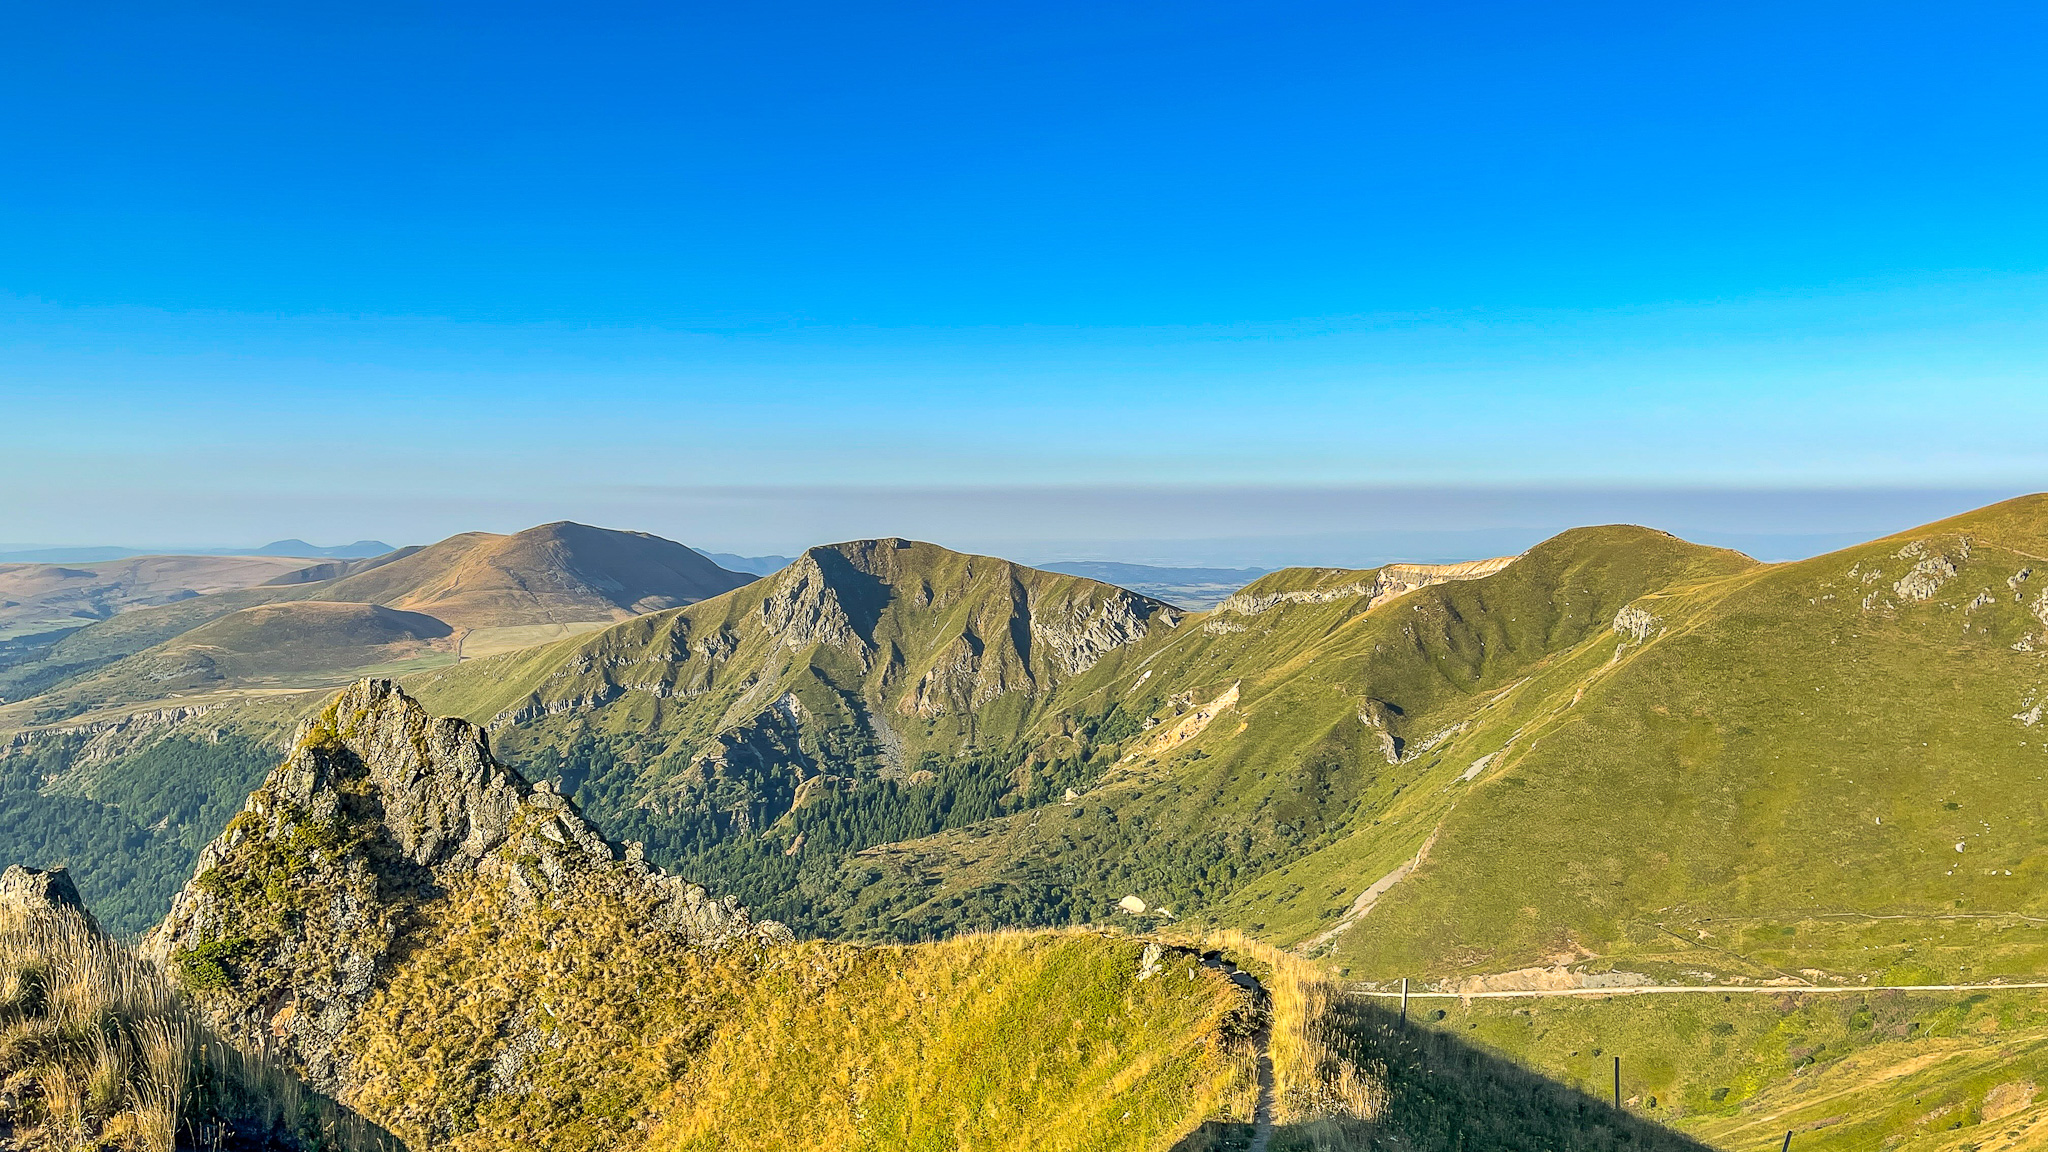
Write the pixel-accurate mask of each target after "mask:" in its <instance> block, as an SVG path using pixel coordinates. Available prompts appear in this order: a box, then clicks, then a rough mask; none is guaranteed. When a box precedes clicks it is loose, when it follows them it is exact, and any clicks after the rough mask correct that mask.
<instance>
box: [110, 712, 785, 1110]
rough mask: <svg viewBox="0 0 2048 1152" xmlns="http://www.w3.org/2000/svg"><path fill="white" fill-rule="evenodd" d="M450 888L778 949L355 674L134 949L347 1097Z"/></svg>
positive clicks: (506, 903)
mask: <svg viewBox="0 0 2048 1152" xmlns="http://www.w3.org/2000/svg"><path fill="white" fill-rule="evenodd" d="M458 896H460V897H462V898H464V899H466V900H468V901H471V902H472V906H480V907H484V908H488V909H491V910H492V913H491V914H492V915H496V916H502V917H508V918H509V917H515V916H518V915H521V914H525V913H530V912H533V911H534V910H536V909H540V908H543V907H549V906H559V905H561V904H563V903H576V902H585V901H608V902H612V903H614V904H617V905H620V906H622V907H624V908H627V909H629V917H630V919H631V920H632V921H633V922H634V923H635V924H637V925H638V927H639V930H641V931H644V932H653V933H657V934H661V935H665V936H667V937H669V938H671V939H672V940H673V945H674V947H676V948H679V949H680V948H720V947H724V946H728V945H733V944H739V943H746V944H771V943H778V942H782V941H786V940H788V939H789V934H788V932H787V931H786V930H784V929H783V928H782V927H781V926H780V925H778V924H775V923H773V922H772V921H770V922H762V923H759V924H757V923H754V922H753V921H752V919H751V918H750V917H749V915H748V913H747V911H746V909H744V908H742V907H740V905H739V904H738V902H737V901H736V900H734V899H731V898H727V899H725V900H714V899H712V898H710V897H709V896H707V895H706V893H705V891H704V889H703V888H701V887H699V886H697V885H694V884H690V883H687V882H686V881H683V880H681V879H679V878H677V877H673V876H668V875H665V874H664V873H662V872H660V871H659V870H657V869H655V868H652V867H650V866H649V865H648V864H647V863H646V862H645V861H644V860H643V859H641V857H640V853H639V850H638V848H637V846H635V847H631V848H627V849H620V848H618V847H617V846H615V845H613V844H612V843H611V842H609V841H607V840H606V839H605V838H604V837H603V836H602V835H601V834H600V833H599V832H598V831H597V829H596V828H594V827H593V826H592V825H591V824H590V822H589V821H587V820H585V819H584V818H583V816H582V815H581V814H580V813H579V812H577V811H576V809H575V807H574V806H573V805H572V804H571V803H570V802H569V801H568V800H567V799H566V798H564V797H563V796H561V795H559V794H558V793H556V792H555V791H554V790H553V789H552V788H551V787H549V786H546V785H542V786H538V787H537V786H535V785H532V784H530V783H528V782H527V781H526V780H525V779H524V778H522V777H521V776H520V775H519V774H518V773H516V772H514V771H512V770H511V769H509V768H506V767H505V766H503V765H501V764H499V763H498V762H497V761H495V760H494V759H492V757H491V753H490V748H489V745H488V742H487V741H486V739H485V736H484V734H483V732H482V731H481V730H480V729H478V728H477V727H476V726H475V725H472V724H470V723H468V722H466V721H463V720H458V719H452V718H439V719H436V718H432V717H429V716H428V715H427V714H426V711H425V709H423V708H422V707H421V706H420V705H419V703H418V702H417V701H415V700H413V699H412V698H411V697H409V696H407V695H406V694H405V693H404V692H402V691H400V690H399V689H398V687H397V686H396V685H394V684H392V683H391V682H390V681H388V680H364V681H360V682H358V683H356V684H354V685H352V686H350V687H349V688H347V689H344V690H343V691H342V692H341V693H340V694H339V695H338V696H337V697H336V698H335V699H334V701H333V702H332V703H331V704H330V705H329V706H328V707H327V709H326V710H325V711H324V712H323V713H322V714H321V715H320V717H319V718H318V719H316V720H314V721H313V722H311V723H309V724H308V725H307V726H306V728H305V729H304V730H302V732H301V733H300V735H299V737H298V739H297V740H296V742H295V745H294V748H293V751H292V752H291V754H290V756H289V757H288V758H287V759H286V760H285V762H284V763H283V764H282V765H280V766H279V767H278V768H277V769H276V770H274V771H273V772H272V773H271V774H270V776H269V777H268V778H267V779H266V780H265V781H264V783H263V786H262V787H261V788H259V789H257V790H256V791H255V792H254V793H252V794H251V795H250V797H249V801H248V804H247V806H246V807H245V808H244V810H243V811H242V812H241V814H239V815H238V816H236V817H235V819H234V820H232V821H231V822H230V823H229V824H228V827H227V830H226V831H225V832H223V833H222V835H221V836H220V838H219V839H217V840H215V841H214V842H213V843H212V844H209V845H208V846H207V847H206V848H205V849H204V850H203V851H202V852H201V854H200V858H199V863H198V867H197V869H196V871H195V874H194V876H193V879H192V881H191V882H190V883H188V884H187V885H186V886H185V888H184V890H183V891H182V892H180V893H179V894H178V896H177V898H176V899H175V900H174V901H173V903H172V906H171V911H170V914H169V915H168V916H166V917H165V919H164V921H163V923H161V924H160V925H158V926H157V928H155V929H154V930H153V931H152V932H151V933H150V934H149V935H148V936H147V937H145V938H144V940H143V944H142V950H143V953H144V954H145V955H146V956H149V957H151V958H152V959H155V960H157V961H158V962H160V963H163V964H166V965H168V966H170V967H171V968H173V969H175V970H177V971H178V972H180V973H181V975H182V976H183V977H184V978H185V980H186V982H187V983H188V984H190V985H191V986H193V987H194V989H195V990H196V992H197V993H198V997H199V1002H200V1004H201V1006H202V1008H203V1009H204V1011H205V1012H206V1013H207V1015H208V1016H209V1017H210V1018H211V1020H212V1023H213V1024H214V1025H215V1027H216V1028H218V1029H219V1030H221V1031H222V1032H223V1033H225V1034H226V1035H228V1036H229V1037H231V1038H233V1039H235V1040H236V1041H238V1042H240V1043H243V1044H247V1045H252V1046H253V1045H264V1044H273V1045H281V1046H282V1047H283V1049H284V1050H285V1052H286V1053H287V1054H288V1055H289V1056H290V1057H292V1058H293V1059H294V1060H295V1062H296V1063H297V1064H298V1065H299V1066H300V1068H301V1069H302V1070H303V1072H304V1074H305V1075H306V1076H307V1078H308V1079H309V1080H311V1081H312V1082H313V1083H315V1084H316V1085H318V1086H320V1087H321V1088H323V1089H325V1090H329V1091H345V1090H346V1089H347V1087H348V1086H349V1083H350V1079H351V1077H350V1062H351V1059H352V1057H351V1054H350V1052H349V1050H348V1048H347V1045H346V1044H345V1043H344V1042H343V1041H344V1037H345V1034H346V1033H347V1032H348V1030H349V1028H350V1026H351V1024H352V1022H353V1021H354V1020H355V1018H356V1017H357V1015H358V1014H359V1013H360V1012H361V1011H362V1010H363V1008H364V1006H365V1005H366V1004H367V1003H368V1001H369V1000H370V998H371V996H372V995H373V994H374V992H375V991H376V990H377V988H378V987H379V986H380V984H381V983H382V982H383V980H384V978H385V977H386V976H387V974H388V973H389V972H390V970H391V969H392V967H393V966H394V965H395V964H397V963H400V962H401V961H403V960H405V959H406V958H408V957H409V956H411V955H412V954H413V953H416V952H419V951H420V950H422V949H430V948H431V944H432V942H431V941H430V940H427V939H423V938H422V933H423V929H424V926H425V925H427V924H428V923H429V922H430V920H431V919H432V913H433V912H434V910H435V909H436V907H437V906H440V905H445V904H446V903H447V902H448V901H450V900H452V899H454V898H456V897H458ZM477 902H481V903H480V904H478V903H477ZM507 1010H508V1011H512V1010H513V1009H512V1008H511V1007H510V1006H508V1009H507Z"/></svg>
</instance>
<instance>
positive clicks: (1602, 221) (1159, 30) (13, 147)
mask: <svg viewBox="0 0 2048 1152" xmlns="http://www.w3.org/2000/svg"><path fill="white" fill-rule="evenodd" d="M287 7H292V6H256V5H250V6H247V7H230V6H210V5H187V6H183V7H182V9H181V10H175V11H174V10H172V9H170V8H165V7H161V6H157V7H153V8H145V7H143V6H123V5H61V6H59V5H48V6H41V9H42V10H40V11H34V10H30V8H31V6H25V5H23V6H15V7H14V8H13V9H10V10H9V11H8V12H6V13H4V14H0V65H4V66H0V99H4V100H5V101H6V106H7V107H9V108H10V109H11V110H13V111H12V112H11V114H10V115H9V116H8V117H7V118H5V120H4V121H0V236H4V239H5V243H4V244H0V405H4V406H0V418H4V425H5V427H4V431H0V435H4V436H5V446H6V448H7V450H6V451H5V452H0V493H5V494H7V496H8V498H7V499H4V500H0V541H6V542H21V543H127V544H137V545H147V546H157V545H174V544H181V543H182V544H192V545H198V544H221V543H254V542H260V541H262V540H266V539H270V538H274V537H278V536H287V535H296V536H303V537H307V538H311V539H315V540H320V541H332V540H338V539H354V538H356V537H359V536H378V537H382V538H387V539H392V540H393V541H394V542H400V541H410V540H425V539H431V538H434V537H437V536H440V535H445V534H447V533H450V532H454V531H459V530H464V529H469V528H477V527H482V528H492V529H499V530H507V529H516V528H518V527H522V526H524V525H526V524H529V523H533V522H537V521H539V520H543V519H552V518H557V517H568V518H575V519H583V520H589V521H595V522H600V523H612V524H615V525H618V526H625V527H639V528H645V529H648V530H651V531H658V532H662V533H663V534H666V535H672V536H675V537H677V538H680V539H684V540H688V541H691V542H693V543H698V544H700V545H702V546H704V547H708V548H724V549H730V550H739V551H788V550H792V549H795V548H798V547H801V546H803V545H805V544H808V543H814V542H817V541H818V540H820V539H825V538H843V537H848V536H855V535H866V534H880V533H885V532H895V533H901V534H906V535H922V536H927V537H931V538H936V539H940V540H941V541H942V542H946V543H952V544H956V545H960V546H972V547H983V548H989V549H1000V550H1006V551H1009V552H1011V553H1013V554H1018V555H1020V556H1022V557H1023V558H1027V559H1051V558H1055V556H1058V555H1077V556H1078V555H1090V556H1098V557H1106V558H1129V559H1151V560H1168V561H1171V560H1176V559H1182V560H1188V561H1191V562H1192V561H1200V562H1206V563H1231V562H1238V563H1278V562H1285V561H1290V560H1314V559H1319V558H1327V559H1329V560H1331V561H1332V562H1339V561H1343V562H1358V561H1360V560H1361V559H1362V558H1369V556H1368V554H1376V552H1375V550H1376V549H1377V550H1380V551H1384V550H1386V549H1389V548H1397V547H1398V548H1406V549H1408V550H1410V551H1414V550H1418V549H1419V550H1425V551H1427V550H1430V549H1432V548H1434V549H1435V550H1439V551H1442V550H1446V549H1452V545H1453V542H1454V541H1462V542H1463V543H1460V544H1458V547H1467V546H1469V547H1473V548H1478V547H1482V546H1484V545H1487V544H1489V543H1490V544H1504V542H1506V541H1507V540H1508V537H1509V536H1512V535H1513V534H1514V533H1517V532H1519V533H1521V534H1523V535H1527V534H1528V533H1530V532H1535V531H1539V530H1547V529H1550V528H1555V527H1562V526H1564V525H1566V524H1569V523H1573V522H1578V521H1581V520H1583V519H1587V518H1594V517H1599V518H1630V519H1644V520H1649V521H1651V522H1655V523H1659V524H1660V526H1665V527H1671V528H1674V529H1675V530H1681V531H1690V532H1692V533H1693V534H1695V535H1714V534H1723V535H1728V534H1733V535H1736V536H1739V535H1741V534H1743V533H1748V534H1750V535H1752V536H1758V535H1763V536H1772V537H1776V538H1783V539H1787V540H1789V539H1791V538H1793V537H1797V538H1800V539H1807V540H1820V539H1822V538H1824V537H1825V538H1830V539H1831V538H1832V537H1831V536H1830V534H1842V533H1848V534H1854V533H1859V532H1869V531H1878V530H1885V529H1889V528H1900V527H1905V526H1907V525H1909V524H1911V523H1913V522H1914V521H1915V520H1916V519H1924V518H1927V517H1928V516H1931V515H1938V514H1940V513H1942V512H1945V511H1951V510H1956V509H1959V508H1961V507H1964V506H1967V505H1968V504H1969V503H1971V502H1976V501H1979V500H1981V499H1988V498H1992V497H1995V496H1997V495H2001V494H2009V493H2015V492H2020V491H2028V490H2033V489H2037V488H2042V487H2048V483H2044V482H2043V477H2044V475H2048V437H2044V436H2043V435H2042V434H2041V432H2040V429H2041V428H2042V427H2044V424H2048V386H2044V382H2043V379H2042V376H2043V373H2042V365H2043V364H2044V363H2048V359H2044V353H2048V324H2044V320H2048V315H2044V310H2048V225H2044V215H2043V207H2044V198H2043V190H2044V189H2048V180H2044V177H2048V147H2044V144H2048V140H2044V136H2048V118H2044V115H2043V113H2044V111H2048V89H2043V87H2042V86H2041V85H2040V84H2039V83H2038V67H2039V60H2040V59H2041V58H2042V50H2043V49H2044V48H2048V12H2044V10H2042V9H2040V8H2039V7H2038V6H2023V5H2018V4H2007V5H1979V4H1945V5H1939V6H1937V5H1933V4H1925V5H1870V4H1862V5H1854V6H1851V5H1846V4H1843V5H1821V4H1803V5H1782V4H1781V5H1742V4H1728V5H1718V6H1712V7H1711V8H1709V7H1707V6H1697V10H1687V9H1685V8H1683V7H1681V6H1651V5H1629V6H1621V5H1599V4H1571V5H1563V6H1557V5H1549V6H1541V5H1533V4H1524V5H1506V4H1492V5H1484V4H1463V5H1459V4H1442V3H1437V4H1408V5H1391V4H1357V3H1352V4H1288V3H1267V4H1260V5H1203V4H1186V3H1182V4H1175V5H1166V4H1157V5H1139V4H1125V5H1115V4H1110V5H1104V4H1095V5H1088V6H1081V5H1073V6H1065V5H1058V4H1037V5H1030V6H1005V5H991V4H965V5H963V4H951V5H931V6H907V5H893V6H892V5H866V6H852V5H845V6H797V5H782V6H775V5H719V6H708V5H674V4H671V5H659V6H657V5H647V6H640V7H633V6H617V5H614V6H604V7H598V6H588V5H586V6H573V7H565V6H559V5H555V6H547V7H540V6H523V5H516V4H514V5H508V4H496V5H490V6H467V5H437V6H426V5H376V4H364V5H351V6H348V7H347V8H346V9H345V10H342V9H335V10H332V11H329V12H324V13H323V12H313V11H287V10H285V8H287ZM296 7H299V8H305V7H308V6H296ZM1421 509H1426V510H1427V511H1426V513H1425V512H1423V511H1419V510H1421ZM1418 532H1420V533H1425V534H1426V533H1429V532H1436V533H1440V534H1448V535H1444V536H1443V537H1442V538H1441V539H1438V540H1436V541H1435V542H1434V543H1432V542H1430V541H1429V540H1423V539H1420V538H1414V537H1412V534H1413V533H1418ZM1475 532H1477V533H1482V534H1483V533H1486V532H1493V533H1495V536H1492V537H1485V538H1484V539H1478V538H1473V537H1471V536H1470V535H1469V534H1471V533H1475ZM1389 533H1392V534H1395V536H1399V534H1400V533H1410V534H1411V536H1406V537H1399V539H1398V540H1395V538H1394V537H1392V536H1388V535H1387V534H1389ZM1459 533H1466V534H1467V535H1466V536H1458V535H1457V534H1459ZM1503 533H1505V535H1502V534H1503ZM1375 534H1378V535H1375ZM1783 546H1784V547H1786V548H1792V547H1794V546H1793V545H1791V544H1785V545H1783ZM1453 550H1455V549H1453Z"/></svg>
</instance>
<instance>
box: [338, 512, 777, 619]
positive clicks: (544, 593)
mask: <svg viewBox="0 0 2048 1152" xmlns="http://www.w3.org/2000/svg"><path fill="white" fill-rule="evenodd" d="M751 579H753V578H752V577H751V576H747V575H743V574H740V573H734V572H728V571H726V570H725V569H723V568H720V567H719V566H718V565H716V564H713V563H712V562H711V561H709V560H706V559H705V558H704V557H703V556H702V555H700V554H698V553H697V552H695V551H692V550H691V549H689V548H686V547H684V546H683V545H681V544H678V543H676V542H675V541H673V540H664V539H662V538H661V537H659V536H652V535H649V534H647V533H645V532H620V531H614V530H611V529H605V528H592V527H589V526H587V525H583V524H574V523H569V522H567V521H562V522H558V523H553V524H543V525H540V526H539V527H537V528H529V529H527V530H526V531H524V532H519V533H515V534H513V535H511V536H499V535H494V534H491V533H488V532H468V533H464V534H462V535H460V536H451V537H449V538H448V539H446V540H443V541H441V542H440V543H439V544H435V545H433V546H431V547H428V548H423V549H421V550H420V551H418V552H415V553H413V554H412V555H410V556H407V557H405V558H403V559H401V560H397V561H394V562H392V563H390V564H386V565H383V566H381V567H379V568H376V569H374V570H372V571H369V572H364V573H361V574H359V575H355V576H349V577H345V578H343V579H341V580H337V581H335V582H334V583H333V584H332V585H331V586H329V587H328V588H327V589H326V590H324V591H323V592H322V594H321V595H322V597H323V598H326V599H335V600H358V601H362V602H365V603H374V604H385V605H389V606H390V607H394V608H403V609H407V610H410V611H414V612H425V613H428V614H430V615H433V616H437V617H439V618H441V619H443V620H446V621H447V622H448V623H450V624H452V625H454V626H456V627H459V628H492V627H505V626H516V625H529V624H557V623H567V622H576V621H592V620H623V619H625V618H627V617H629V616H633V615H636V614H639V613H644V612H652V611H658V610H660V609H664V608H673V607H676V606H678V605H682V604H689V603H693V602H695V601H698V600H702V599H705V598H707V597H711V596H716V595H718V594H719V593H721V592H726V591H729V590H731V589H733V588H737V587H739V586H740V585H742V584H745V583H747V582H748V581H750V580H751Z"/></svg>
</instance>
